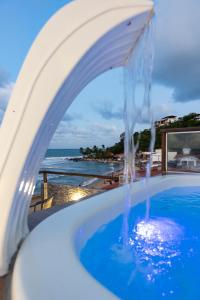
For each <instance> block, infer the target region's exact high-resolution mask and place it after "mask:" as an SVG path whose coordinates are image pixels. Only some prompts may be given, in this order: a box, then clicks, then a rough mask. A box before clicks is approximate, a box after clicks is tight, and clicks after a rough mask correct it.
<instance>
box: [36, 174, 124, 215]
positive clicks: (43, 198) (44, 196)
mask: <svg viewBox="0 0 200 300" xmlns="http://www.w3.org/2000/svg"><path fill="white" fill-rule="evenodd" d="M39 174H40V175H42V176H43V180H42V182H43V189H41V195H34V196H33V198H32V203H31V205H30V208H31V209H33V211H34V212H35V211H36V210H37V208H38V207H40V209H41V210H42V209H43V208H44V206H45V205H46V204H47V203H48V201H49V197H48V196H49V195H48V175H60V176H76V177H87V178H97V179H103V180H109V181H111V182H113V181H115V182H119V176H115V175H114V173H113V174H111V175H99V174H88V173H72V172H64V171H53V170H40V171H39Z"/></svg>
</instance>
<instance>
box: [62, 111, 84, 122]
mask: <svg viewBox="0 0 200 300" xmlns="http://www.w3.org/2000/svg"><path fill="white" fill-rule="evenodd" d="M82 118H83V117H82V116H81V115H79V114H76V113H73V114H69V113H66V114H65V115H64V117H63V119H62V120H63V121H66V122H72V121H75V120H82Z"/></svg>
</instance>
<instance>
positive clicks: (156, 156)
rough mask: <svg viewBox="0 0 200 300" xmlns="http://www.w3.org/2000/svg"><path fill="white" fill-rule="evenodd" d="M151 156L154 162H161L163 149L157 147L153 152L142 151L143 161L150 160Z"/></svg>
mask: <svg viewBox="0 0 200 300" xmlns="http://www.w3.org/2000/svg"><path fill="white" fill-rule="evenodd" d="M150 156H151V159H152V162H161V161H162V150H161V149H156V150H155V152H153V153H152V154H151V152H142V153H141V158H142V160H143V161H147V160H149V158H150Z"/></svg>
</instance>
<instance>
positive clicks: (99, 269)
mask: <svg viewBox="0 0 200 300" xmlns="http://www.w3.org/2000/svg"><path fill="white" fill-rule="evenodd" d="M145 208H146V207H145V203H141V204H138V205H137V206H135V207H133V208H132V210H131V213H130V219H129V224H130V232H129V245H128V246H127V247H126V248H124V247H123V245H122V244H123V243H122V237H121V230H122V223H123V216H122V215H120V216H119V217H117V218H116V219H115V220H113V221H112V222H111V223H109V224H107V225H104V226H102V227H101V228H99V230H98V231H97V232H96V233H95V234H94V235H93V236H92V238H91V239H90V240H88V242H87V244H86V245H85V247H84V248H83V249H82V251H81V257H80V259H81V262H82V264H83V265H84V266H85V268H86V269H87V270H88V272H89V273H90V274H91V275H92V276H94V277H95V278H96V280H98V281H99V282H100V283H101V284H103V285H104V286H105V287H107V288H108V289H109V290H111V291H112V292H113V293H114V294H115V295H116V296H118V297H119V298H120V299H126V300H146V299H148V300H160V299H170V300H172V299H173V300H199V299H200V187H184V188H182V187H181V188H180V187H177V188H172V189H169V190H166V191H163V192H161V193H158V194H156V195H155V196H153V197H152V198H151V213H150V215H151V217H150V219H149V220H148V221H145V220H144V216H145ZM105 300H106V299H105Z"/></svg>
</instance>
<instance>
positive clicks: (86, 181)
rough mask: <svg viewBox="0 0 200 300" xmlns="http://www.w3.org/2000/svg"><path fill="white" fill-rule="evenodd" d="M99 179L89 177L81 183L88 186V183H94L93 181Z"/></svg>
mask: <svg viewBox="0 0 200 300" xmlns="http://www.w3.org/2000/svg"><path fill="white" fill-rule="evenodd" d="M97 180H98V179H97V178H92V179H88V180H85V181H84V182H83V183H82V184H81V186H83V187H84V186H88V185H90V184H92V183H94V182H95V181H97Z"/></svg>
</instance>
